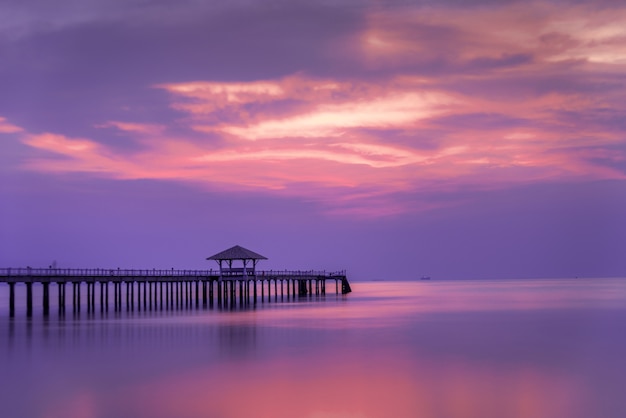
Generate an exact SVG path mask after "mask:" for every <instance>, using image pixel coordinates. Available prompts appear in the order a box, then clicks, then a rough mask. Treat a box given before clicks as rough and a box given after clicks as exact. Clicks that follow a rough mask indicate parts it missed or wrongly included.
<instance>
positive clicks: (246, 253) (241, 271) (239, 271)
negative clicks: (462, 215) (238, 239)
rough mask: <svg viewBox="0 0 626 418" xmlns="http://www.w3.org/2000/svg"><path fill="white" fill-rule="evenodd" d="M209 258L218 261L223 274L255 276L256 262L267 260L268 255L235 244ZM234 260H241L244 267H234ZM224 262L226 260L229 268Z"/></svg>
mask: <svg viewBox="0 0 626 418" xmlns="http://www.w3.org/2000/svg"><path fill="white" fill-rule="evenodd" d="M207 260H215V261H217V262H218V264H219V265H220V275H221V276H254V275H255V271H256V264H257V263H258V262H259V260H267V257H265V256H262V255H261V254H258V253H255V252H254V251H251V250H248V249H247V248H243V247H241V246H239V245H235V246H234V247H231V248H229V249H227V250H224V251H222V252H219V253H217V254H215V255H212V256H211V257H207ZM233 261H241V262H242V264H243V267H239V268H238V267H235V268H233ZM223 262H226V264H227V265H228V268H226V267H224V266H223V264H222V263H223ZM248 262H252V263H251V265H249V264H248Z"/></svg>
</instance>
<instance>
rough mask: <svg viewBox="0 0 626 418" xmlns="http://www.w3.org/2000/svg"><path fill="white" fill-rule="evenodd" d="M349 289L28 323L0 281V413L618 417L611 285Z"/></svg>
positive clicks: (622, 294) (625, 364)
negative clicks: (10, 306) (236, 305)
mask: <svg viewBox="0 0 626 418" xmlns="http://www.w3.org/2000/svg"><path fill="white" fill-rule="evenodd" d="M351 284H352V290H353V292H352V293H350V294H348V295H341V294H336V293H335V291H334V286H329V288H328V289H327V294H326V295H317V296H316V295H311V296H308V297H300V298H295V299H294V298H288V299H283V300H281V299H280V297H278V298H270V300H268V299H267V296H266V297H265V299H264V300H263V301H262V302H261V301H258V303H256V304H250V305H248V306H244V307H240V308H234V309H223V308H222V309H220V308H219V307H217V306H213V307H207V308H203V307H202V306H201V307H200V308H196V307H195V306H192V307H189V308H184V309H179V310H167V309H166V310H157V309H153V310H148V311H141V312H138V311H133V312H127V311H124V310H123V311H122V312H114V311H112V310H109V311H108V312H100V310H99V308H98V307H97V305H96V310H95V312H93V313H87V312H85V311H84V309H85V308H84V307H83V311H81V312H80V313H76V314H74V313H73V312H72V309H71V307H70V308H69V311H68V312H66V314H65V315H59V314H58V313H57V310H56V308H55V304H54V301H55V300H56V288H55V287H54V285H53V286H51V301H52V306H51V313H50V315H49V316H48V317H44V316H43V315H42V310H41V300H40V299H39V297H40V296H41V293H40V292H41V289H38V288H37V286H35V287H34V288H35V301H36V303H35V310H34V314H33V316H32V318H28V317H27V316H26V313H25V306H24V294H25V288H24V286H23V285H20V286H18V287H17V307H16V314H15V317H13V318H11V317H10V316H9V309H8V285H6V284H0V417H2V418H300V417H302V418H382V417H385V418H457V417H458V418H470V417H471V418H516V417H519V418H522V417H524V418H593V417H598V418H623V417H625V416H626V279H624V278H599V279H532V280H530V279H525V280H458V281H451V280H447V281H446V280H435V279H433V280H415V281H404V282H398V281H388V280H380V281H372V282H353V283H351ZM70 291H71V289H68V291H67V295H68V296H67V298H68V299H70V302H71V297H70V296H69V295H70ZM85 294H86V291H85V290H83V295H85ZM84 303H85V302H84V301H83V304H84Z"/></svg>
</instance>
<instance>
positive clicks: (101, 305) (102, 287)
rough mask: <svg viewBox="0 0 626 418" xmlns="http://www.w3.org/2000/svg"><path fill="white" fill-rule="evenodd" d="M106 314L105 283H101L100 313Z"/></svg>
mask: <svg viewBox="0 0 626 418" xmlns="http://www.w3.org/2000/svg"><path fill="white" fill-rule="evenodd" d="M102 312H104V282H100V313H102Z"/></svg>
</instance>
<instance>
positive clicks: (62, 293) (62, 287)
mask: <svg viewBox="0 0 626 418" xmlns="http://www.w3.org/2000/svg"><path fill="white" fill-rule="evenodd" d="M57 292H58V297H59V313H64V312H65V282H57Z"/></svg>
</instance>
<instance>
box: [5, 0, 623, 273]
mask: <svg viewBox="0 0 626 418" xmlns="http://www.w3.org/2000/svg"><path fill="white" fill-rule="evenodd" d="M216 3H217V2H201V1H193V0H177V1H160V0H159V1H157V0H155V1H149V0H148V1H146V0H141V1H139V0H136V1H110V0H90V1H77V0H59V1H55V2H54V4H52V3H51V2H48V1H43V0H26V1H19V2H18V1H8V2H2V3H0V266H3V267H9V266H16V267H17V266H26V265H31V266H48V265H49V264H51V263H52V262H53V261H55V260H56V262H57V264H58V265H59V266H60V267H107V268H108V267H118V266H119V267H128V268H132V267H136V268H151V267H156V268H169V267H174V268H208V267H214V266H213V265H212V264H210V263H209V262H208V261H205V258H206V257H207V256H210V255H212V254H214V253H217V252H219V251H221V250H223V249H225V248H227V247H230V246H232V245H235V244H240V245H242V246H244V247H247V248H250V249H251V250H253V251H256V252H259V253H261V254H263V255H265V256H267V257H268V258H269V261H267V262H265V263H263V265H262V266H263V267H265V268H302V269H317V268H326V269H344V268H345V269H347V270H348V273H349V276H350V277H351V278H354V279H373V278H386V279H394V278H398V279H409V278H415V277H419V276H422V275H430V276H432V277H434V278H497V277H567V276H590V277H593V276H623V275H626V256H625V254H626V215H625V214H626V181H625V179H626V159H625V158H626V85H625V82H626V5H623V4H620V2H613V1H608V0H607V1H596V2H580V1H545V0H544V1H534V2H527V1H523V2H522V1H519V2H518V1H492V0H483V1H474V2H460V1H452V0H448V1H440V2H431V1H423V2H420V1H416V2H411V3H412V4H408V3H409V2H405V1H398V2H393V1H390V2H382V3H379V2H371V3H369V4H368V3H367V2H361V1H349V0H346V1H333V2H330V1H322V2H308V1H306V2H305V1H256V0H249V1H229V2H223V4H220V5H217V4H216Z"/></svg>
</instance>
